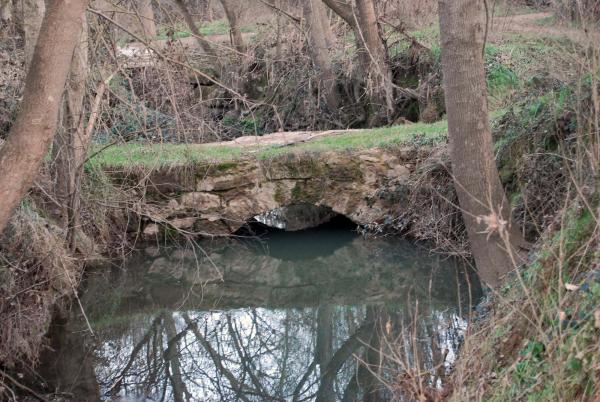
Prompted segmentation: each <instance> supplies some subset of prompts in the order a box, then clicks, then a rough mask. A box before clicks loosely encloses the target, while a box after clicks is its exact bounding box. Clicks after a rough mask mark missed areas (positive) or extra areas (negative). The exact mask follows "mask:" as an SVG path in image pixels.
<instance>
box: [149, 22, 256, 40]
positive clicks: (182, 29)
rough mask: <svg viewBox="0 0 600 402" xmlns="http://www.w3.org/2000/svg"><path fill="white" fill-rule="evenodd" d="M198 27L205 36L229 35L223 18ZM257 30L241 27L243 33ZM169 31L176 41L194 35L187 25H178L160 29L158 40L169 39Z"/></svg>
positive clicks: (200, 24) (198, 24) (227, 24)
mask: <svg viewBox="0 0 600 402" xmlns="http://www.w3.org/2000/svg"><path fill="white" fill-rule="evenodd" d="M196 25H197V27H198V30H199V31H200V33H201V34H202V35H204V36H209V35H226V34H228V33H229V23H228V22H227V20H226V19H223V18H222V19H219V20H214V21H210V22H202V23H196ZM255 28H256V27H254V26H251V25H248V26H243V27H241V28H240V30H241V31H242V32H254V31H255ZM169 30H172V31H173V37H174V38H176V39H179V38H187V37H189V36H191V35H192V34H191V32H190V30H189V28H188V27H187V26H186V25H185V24H183V23H178V24H176V25H175V26H162V27H160V28H159V30H158V35H157V36H156V39H167V38H168V37H169V36H168V35H167V32H168V31H169Z"/></svg>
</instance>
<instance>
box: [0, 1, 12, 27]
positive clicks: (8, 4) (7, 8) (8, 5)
mask: <svg viewBox="0 0 600 402" xmlns="http://www.w3.org/2000/svg"><path fill="white" fill-rule="evenodd" d="M12 19H13V4H12V0H0V22H3V23H5V24H6V23H9V22H11V21H12Z"/></svg>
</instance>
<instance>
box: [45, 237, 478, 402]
mask: <svg viewBox="0 0 600 402" xmlns="http://www.w3.org/2000/svg"><path fill="white" fill-rule="evenodd" d="M227 250H228V249H227V248H224V249H223V250H219V252H214V251H213V254H212V256H213V262H216V263H217V264H218V266H219V267H223V268H224V271H223V277H224V279H225V282H222V281H221V280H220V279H215V280H214V282H211V283H210V284H205V285H203V286H198V285H193V283H194V282H191V283H192V284H190V281H188V280H187V279H188V277H189V278H192V279H194V280H196V279H197V278H198V276H201V278H200V279H201V282H203V283H204V282H205V279H206V278H205V277H204V276H206V277H210V275H212V274H213V272H214V267H213V266H212V265H211V266H208V265H207V266H206V267H204V266H203V265H202V264H203V262H202V261H201V262H200V264H199V265H198V264H191V263H190V264H188V262H186V261H187V260H186V259H185V258H186V257H184V259H176V258H175V257H174V256H166V257H165V256H159V257H157V258H155V259H153V260H152V259H147V260H145V261H142V263H140V264H139V265H134V266H132V268H133V269H130V270H128V271H127V274H126V275H121V276H117V277H116V278H109V277H106V278H104V277H97V278H93V279H94V280H90V284H89V286H88V289H87V293H86V294H85V295H84V304H85V305H86V311H87V314H88V317H90V319H91V320H92V323H93V326H94V328H95V331H96V335H97V336H96V338H94V339H97V340H98V341H97V344H96V345H95V346H94V347H92V348H90V347H89V343H92V342H93V341H94V340H93V339H90V338H85V337H84V336H83V335H82V333H81V332H78V331H77V330H76V329H77V328H78V326H79V325H80V324H81V325H82V326H83V322H84V321H83V320H82V319H81V317H73V318H72V319H71V320H70V321H69V322H68V323H67V325H66V329H63V331H59V332H60V333H57V334H56V337H57V339H59V341H58V342H56V345H57V346H56V348H57V349H61V348H62V349H64V350H65V351H67V353H59V354H57V355H56V356H49V357H48V361H49V362H52V367H53V368H52V370H54V372H55V373H56V375H54V376H52V375H49V376H48V377H47V378H48V381H49V382H50V383H52V384H53V385H54V386H56V387H59V388H60V390H69V389H70V390H74V391H73V394H74V395H75V398H74V400H97V399H98V398H99V395H98V393H101V394H102V395H104V398H105V399H108V398H111V400H112V398H114V399H115V400H120V399H124V397H135V398H137V397H140V396H145V397H148V398H151V399H152V400H164V401H187V400H214V401H221V400H223V401H234V400H243V401H264V400H272V401H278V400H286V401H305V400H318V401H333V400H344V401H358V400H361V401H376V400H385V399H390V398H391V394H390V391H389V390H388V388H387V387H386V385H385V384H387V385H388V386H389V387H391V388H394V390H395V391H396V393H397V394H399V393H400V392H399V391H401V389H400V388H401V387H404V388H409V389H410V388H411V387H412V388H419V387H422V388H423V387H428V386H432V385H433V386H440V384H441V383H442V382H443V379H444V378H443V377H444V374H445V371H446V370H447V368H448V366H449V365H450V364H451V362H452V361H453V359H454V358H455V353H456V349H457V347H458V344H459V340H460V336H461V334H462V332H463V330H464V328H465V321H464V320H462V319H461V318H460V315H459V314H457V311H458V309H459V307H458V305H459V299H460V300H461V302H462V303H464V302H465V301H466V300H468V298H467V297H466V295H465V289H466V286H464V285H465V282H464V281H463V280H462V279H461V280H458V279H457V276H455V275H456V273H457V272H460V270H455V269H453V268H455V267H454V266H453V265H452V264H450V263H448V264H446V263H443V262H442V261H441V260H440V259H438V258H434V257H431V256H423V255H422V253H421V254H419V252H418V251H416V250H415V249H414V247H411V246H409V245H408V244H397V243H389V244H388V243H386V242H385V241H364V240H363V239H360V238H359V239H356V240H354V241H352V242H351V243H349V244H348V245H347V246H345V247H342V248H338V249H336V250H335V252H334V253H333V254H331V255H329V256H327V257H318V258H316V259H313V260H310V261H282V260H279V259H276V258H273V257H272V256H267V255H264V253H255V254H253V252H252V250H251V249H247V248H246V249H242V250H240V249H237V250H234V251H235V252H231V253H230V252H229V251H227ZM157 262H159V263H160V264H158V263H157ZM163 271H166V273H167V274H168V275H167V276H165V275H164V273H165V272H163ZM148 272H151V273H153V274H152V275H150V276H149V275H148V274H147V273H148ZM173 273H176V274H177V275H176V278H180V279H175V280H174V279H172V276H173V275H172V274H173ZM159 274H160V275H159ZM161 275H162V276H161ZM169 275H171V276H169ZM203 275H204V276H203ZM416 300H418V301H419V303H420V304H419V306H420V307H419V309H418V310H416V309H415V308H412V307H409V306H414V305H415V304H416ZM214 306H218V308H219V311H211V309H212V308H213V307H214ZM246 306H255V307H246ZM258 306H265V307H264V308H260V307H258ZM86 343H87V344H88V345H87V347H86ZM90 349H92V350H94V353H95V355H96V356H95V359H94V360H93V361H90V359H89V358H86V356H87V355H86V353H89V351H90ZM57 356H59V357H58V358H57ZM61 356H63V357H61ZM64 356H68V358H65V357H64ZM78 362H79V367H78V366H77V364H78ZM357 362H359V364H357ZM60 367H64V369H62V370H57V369H56V368H60ZM78 370H80V371H81V375H74V373H77V371H78ZM61 373H62V374H61ZM424 373H425V375H422V374H424ZM417 374H419V375H418V381H416V380H415V379H416V378H417ZM75 390H76V391H75ZM83 390H88V391H85V392H88V394H89V395H90V396H89V397H87V396H85V395H82V394H81V393H82V392H84V391H83ZM416 391H418V389H417V390H416ZM416 391H415V390H413V394H414V392H416ZM67 392H68V391H67ZM92 394H95V396H92Z"/></svg>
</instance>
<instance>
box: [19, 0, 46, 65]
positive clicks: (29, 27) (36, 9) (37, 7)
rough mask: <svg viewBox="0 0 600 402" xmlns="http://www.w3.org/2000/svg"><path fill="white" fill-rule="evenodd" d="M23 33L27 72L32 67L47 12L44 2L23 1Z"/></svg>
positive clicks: (39, 0)
mask: <svg viewBox="0 0 600 402" xmlns="http://www.w3.org/2000/svg"><path fill="white" fill-rule="evenodd" d="M22 7H23V33H24V35H25V38H24V39H25V71H27V70H28V69H29V66H30V65H31V59H32V58H33V52H34V50H35V44H36V42H37V40H38V35H39V33H40V28H41V27H42V20H43V19H44V14H45V12H46V3H45V2H44V0H22Z"/></svg>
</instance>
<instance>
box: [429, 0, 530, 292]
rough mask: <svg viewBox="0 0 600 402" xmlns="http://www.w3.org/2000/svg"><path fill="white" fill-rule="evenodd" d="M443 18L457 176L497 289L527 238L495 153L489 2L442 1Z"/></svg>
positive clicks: (481, 263)
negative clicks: (513, 213)
mask: <svg viewBox="0 0 600 402" xmlns="http://www.w3.org/2000/svg"><path fill="white" fill-rule="evenodd" d="M439 13H440V30H441V42H442V68H443V76H444V77H443V83H444V91H445V97H446V108H447V114H448V131H449V137H450V157H451V160H452V172H453V175H454V181H455V186H456V191H457V193H458V199H459V203H460V207H461V209H462V211H463V217H464V220H465V224H466V228H467V233H468V237H469V242H470V244H471V248H472V253H473V256H474V257H475V263H476V265H477V269H478V272H479V276H480V277H481V279H482V280H483V281H484V282H486V283H487V284H488V285H490V286H496V285H497V284H498V283H499V280H500V278H501V277H502V276H503V275H505V274H506V273H508V272H509V271H510V270H511V269H513V267H514V264H513V261H512V260H511V256H510V253H509V250H508V249H512V244H521V243H522V238H521V236H520V234H519V233H518V230H516V227H515V226H514V225H510V222H511V220H510V210H509V204H508V202H507V199H506V196H505V194H504V190H503V188H502V185H501V182H500V178H499V176H498V170H497V167H496V163H495V160H494V154H493V148H492V145H493V144H492V134H491V128H490V123H489V113H488V103H487V86H486V80H485V72H484V60H483V46H484V35H485V12H484V2H483V0H439ZM502 221H504V222H506V223H507V225H508V226H507V228H508V230H507V231H508V232H509V233H510V236H509V241H510V244H511V246H509V247H508V248H507V247H506V246H507V244H506V242H505V241H503V239H502V237H501V236H500V235H499V233H500V230H494V229H495V228H497V226H498V225H502ZM510 251H511V252H512V251H514V250H510Z"/></svg>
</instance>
